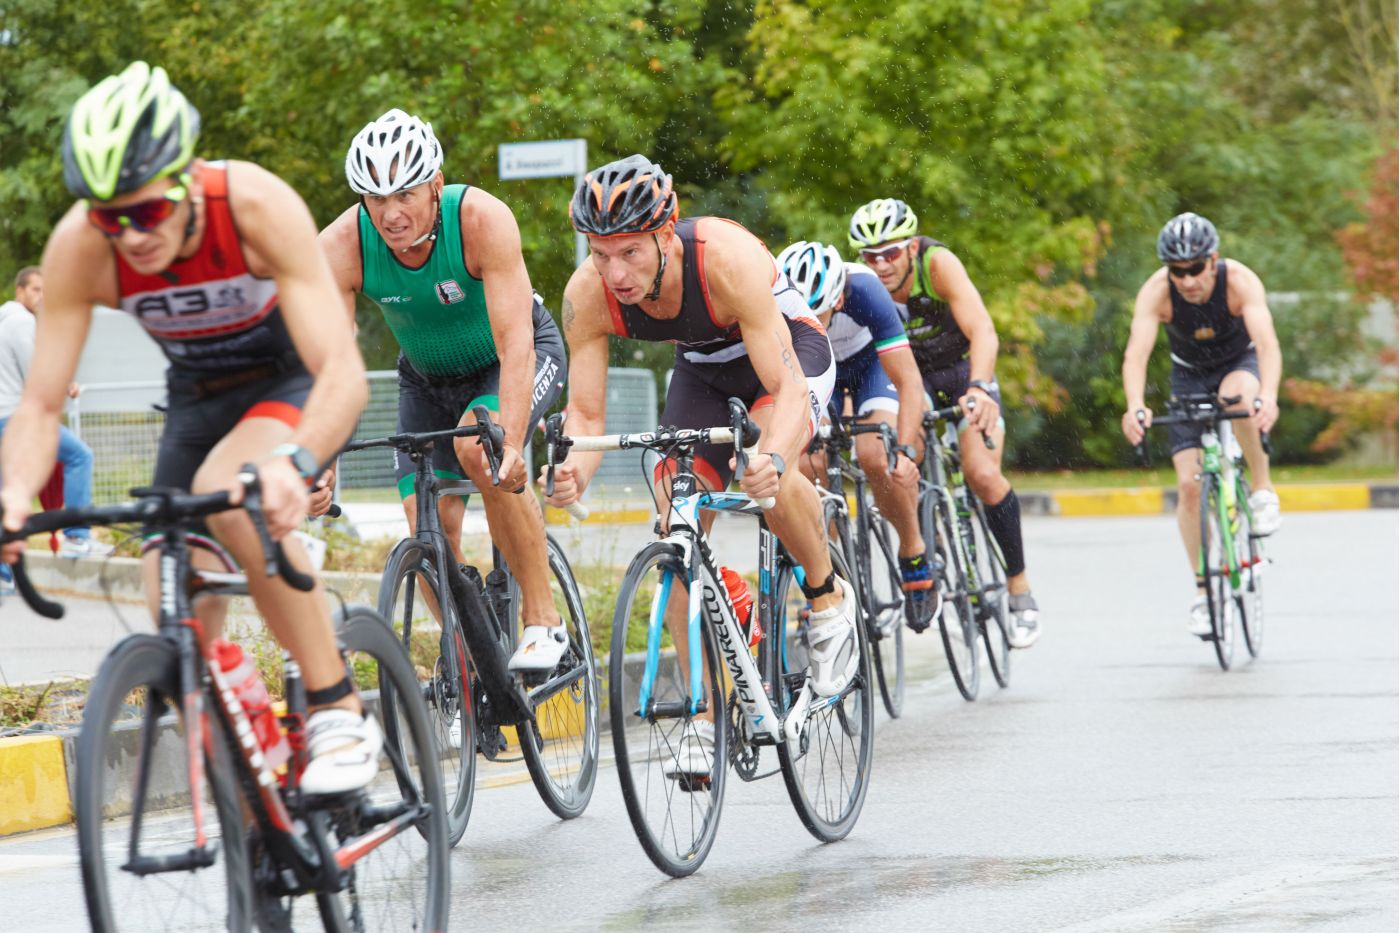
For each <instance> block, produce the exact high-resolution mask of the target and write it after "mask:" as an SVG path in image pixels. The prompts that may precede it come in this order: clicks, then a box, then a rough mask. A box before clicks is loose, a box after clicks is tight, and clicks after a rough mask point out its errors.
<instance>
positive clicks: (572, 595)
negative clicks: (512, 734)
mask: <svg viewBox="0 0 1400 933" xmlns="http://www.w3.org/2000/svg"><path fill="white" fill-rule="evenodd" d="M546 544H547V547H548V549H549V570H550V575H551V577H552V578H553V579H552V580H551V581H550V589H551V590H552V591H553V594H554V608H555V609H557V610H558V611H559V617H560V618H561V619H563V620H564V628H565V630H566V631H567V632H568V633H569V647H568V650H566V651H565V652H564V657H563V658H561V659H560V661H559V665H558V666H557V667H556V668H555V669H554V670H553V671H552V672H551V673H550V674H549V675H547V676H546V677H544V678H538V680H539V682H538V683H536V682H534V681H530V682H528V683H529V685H530V686H531V688H532V690H540V689H543V690H547V691H549V696H548V697H547V698H546V699H544V700H543V701H542V702H537V703H536V705H535V719H534V721H533V722H527V723H525V724H524V725H523V726H522V727H521V737H520V738H521V741H520V749H521V753H522V754H523V755H524V756H525V765H526V767H527V768H529V771H530V778H531V779H532V780H533V781H534V782H535V789H536V790H538V791H539V792H540V797H541V798H543V800H544V802H545V806H547V807H549V809H550V810H551V811H553V812H554V814H555V815H556V816H558V817H559V818H560V819H564V820H569V819H573V818H574V817H576V816H578V815H579V814H581V813H583V811H584V809H585V808H586V807H587V806H588V801H589V800H590V799H591V798H592V796H593V784H594V781H595V780H596V779H597V777H598V707H599V700H598V671H597V667H596V663H595V661H594V659H593V642H592V633H591V632H589V630H588V619H587V618H585V617H584V614H583V597H582V596H580V595H579V591H578V584H577V583H576V582H575V581H574V572H573V570H572V569H571V568H570V567H569V561H568V559H567V558H566V557H565V556H564V551H563V549H562V548H560V547H559V544H558V543H557V542H556V541H555V540H554V539H553V538H547V539H546ZM517 605H518V604H517Z"/></svg>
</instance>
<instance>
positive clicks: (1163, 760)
mask: <svg viewBox="0 0 1400 933" xmlns="http://www.w3.org/2000/svg"><path fill="white" fill-rule="evenodd" d="M1398 528H1400V521H1397V514H1396V513H1395V512H1393V511H1371V512H1349V513H1331V514H1325V513H1312V514H1296V515H1289V516H1287V519H1286V524H1285V526H1284V529H1283V531H1282V532H1281V533H1280V534H1279V536H1277V537H1276V538H1275V540H1274V541H1273V543H1272V545H1271V549H1270V554H1271V556H1272V557H1273V558H1274V561H1275V563H1274V565H1273V567H1272V568H1271V572H1270V575H1269V577H1268V581H1267V585H1268V594H1267V597H1266V598H1267V603H1268V609H1269V619H1268V630H1267V633H1266V642H1265V647H1264V655H1263V657H1262V658H1261V659H1260V660H1259V661H1257V662H1255V663H1253V664H1249V663H1245V660H1244V651H1243V645H1242V644H1240V645H1239V646H1238V649H1237V654H1238V655H1239V657H1238V658H1237V669H1236V670H1233V671H1231V672H1230V673H1222V672H1221V671H1220V670H1219V669H1218V668H1217V666H1216V664H1215V660H1214V656H1213V654H1212V652H1211V649H1210V646H1209V645H1208V644H1206V643H1204V642H1199V641H1197V640H1195V639H1193V638H1190V637H1189V636H1188V635H1186V633H1185V627H1184V619H1185V610H1186V605H1187V602H1188V601H1189V599H1190V583H1189V575H1188V573H1187V570H1186V568H1185V562H1184V560H1183V559H1182V557H1181V556H1180V553H1179V550H1180V545H1179V543H1177V541H1176V538H1175V529H1174V525H1173V523H1172V521H1171V519H1169V518H1158V517H1152V518H1117V519H1080V520H1064V519H1045V520H1031V521H1028V522H1027V538H1028V544H1027V550H1028V554H1029V556H1030V559H1031V561H1032V563H1031V572H1032V575H1033V580H1034V583H1035V588H1036V593H1037V596H1038V598H1039V601H1040V604H1041V606H1042V608H1043V612H1044V615H1045V625H1046V629H1047V634H1046V635H1045V637H1044V638H1043V639H1042V641H1041V643H1040V644H1039V645H1037V646H1036V647H1035V648H1034V649H1033V650H1032V651H1030V652H1022V653H1018V654H1017V655H1016V657H1015V664H1014V671H1013V682H1012V686H1011V689H1009V690H1007V691H998V690H997V689H996V687H995V684H994V682H993V681H992V680H991V678H990V676H988V675H987V673H986V672H985V671H984V676H983V681H984V683H983V689H982V696H981V698H980V699H979V700H978V702H977V703H975V704H968V703H965V702H963V701H962V700H961V698H959V697H958V696H957V694H956V692H955V691H954V690H953V688H952V685H951V682H950V681H949V679H948V678H947V676H946V674H945V673H943V664H942V660H941V647H940V646H939V645H938V644H937V642H936V641H935V640H934V638H933V637H932V636H931V635H924V636H920V637H918V638H910V639H907V640H906V644H907V645H908V646H909V648H910V655H911V665H912V667H913V670H912V671H911V681H912V682H911V685H910V690H909V694H908V696H907V698H906V703H905V716H904V717H903V718H902V719H900V720H898V721H894V722H891V721H889V720H888V718H887V717H885V716H884V713H883V711H881V712H880V713H879V714H878V717H877V722H878V730H879V731H878V738H877V742H876V760H875V767H874V776H873V782H872V785H871V789H870V794H869V797H868V798H867V800H866V804H865V810H864V812H863V814H862V817H861V820H860V823H859V824H858V825H857V827H856V829H855V831H854V832H853V834H852V835H851V836H850V837H849V838H848V839H846V840H845V841H843V842H840V843H837V844H834V845H828V846H823V845H820V844H818V843H817V842H816V841H815V840H813V839H812V838H811V837H810V836H809V835H808V834H807V832H806V831H805V830H804V829H803V828H802V826H801V824H800V823H799V822H798V820H797V818H796V816H795V814H794V813H793V810H792V807H791V805H790V804H789V802H788V799H787V796H786V792H785V790H784V788H783V786H782V783H781V778H779V777H773V778H770V779H768V780H766V781H761V782H758V783H755V784H750V785H746V784H743V783H742V782H740V781H737V780H731V781H730V782H729V785H728V794H727V798H726V801H725V808H724V816H723V819H722V823H721V826H720V831H719V837H718V840H717V842H716V845H715V847H714V849H713V851H712V852H711V854H710V856H709V860H708V862H707V863H706V864H705V866H704V867H703V868H702V869H701V870H700V872H699V873H698V874H697V875H696V876H694V877H692V878H689V879H686V880H681V881H672V880H668V879H666V878H664V877H663V876H662V875H661V874H659V873H658V872H657V871H656V870H655V869H654V868H653V867H652V866H651V864H650V862H648V861H647V859H646V858H645V856H644V855H643V853H642V852H641V849H640V847H639V846H638V844H637V842H636V840H635V838H634V837H633V835H632V832H631V828H630V826H629V824H628V822H627V817H626V814H625V811H624V808H623V805H622V799H621V793H620V791H619V789H618V784H617V780H616V774H615V772H614V771H612V770H611V769H610V768H605V769H604V770H603V771H602V773H601V774H600V777H599V781H598V787H597V790H596V792H595V796H594V801H593V804H592V806H591V807H590V809H589V811H588V812H587V813H586V814H585V815H584V816H583V817H582V818H580V819H579V820H576V821H573V822H571V823H560V822H558V821H557V820H555V819H554V818H553V817H552V816H551V815H550V814H549V813H548V811H546V810H545V808H544V807H543V805H542V804H540V803H539V801H538V798H537V797H536V796H535V791H534V789H533V787H532V786H531V785H530V784H529V783H528V781H526V782H525V783H518V784H511V785H508V786H505V787H499V788H493V789H489V790H483V791H482V792H481V793H479V794H478V796H477V802H476V809H475V812H474V815H473V818H472V824H471V826H470V827H469V828H468V831H467V836H466V838H465V839H464V840H463V843H462V846H461V847H460V848H459V849H458V850H457V851H455V852H454V853H453V860H452V865H453V888H454V897H453V927H454V928H456V929H481V930H499V929H507V928H512V927H514V928H520V927H523V926H527V925H528V926H530V927H536V928H546V929H555V930H563V929H578V930H594V929H614V930H629V929H643V928H646V929H685V930H689V929H700V930H709V929H715V930H721V929H725V930H727V929H735V928H738V927H740V926H746V927H753V928H755V929H765V930H789V929H801V930H826V929H831V930H844V929H854V928H858V927H859V928H870V927H872V926H876V925H878V926H879V927H880V928H882V929H885V930H905V929H911V930H914V929H917V930H925V929H945V928H946V929H952V928H958V929H977V930H1076V931H1078V930H1154V931H1155V930H1173V931H1187V930H1216V929H1221V928H1227V929H1230V930H1279V929H1305V930H1339V931H1340V930H1346V931H1352V930H1394V929H1396V927H1397V923H1400V911H1397V892H1398V891H1400V887H1398V886H1397V885H1398V882H1397V867H1396V865H1397V863H1396V857H1397V833H1396V831H1397V791H1398V790H1400V787H1398V785H1397V769H1398V768H1400V759H1398V758H1397V658H1400V647H1398V644H1397V643H1398V642H1400V627H1398V626H1397V618H1400V605H1398V604H1397V592H1396V568H1397V566H1400V553H1397V530H1398ZM605 751H607V748H606V739H605ZM73 852H74V843H73V841H72V836H71V834H70V833H67V832H51V833H44V834H38V835H35V836H30V837H25V838H19V839H9V840H5V841H3V842H0V904H3V905H5V914H6V917H5V919H3V920H0V927H3V928H6V929H26V930H38V929H73V928H75V927H76V926H77V925H78V924H80V923H81V919H82V914H81V906H80V897H81V895H80V892H79V888H78V882H77V875H76V868H75V865H74V862H75V859H74V857H73ZM16 923H17V924H19V925H16V926H12V924H16Z"/></svg>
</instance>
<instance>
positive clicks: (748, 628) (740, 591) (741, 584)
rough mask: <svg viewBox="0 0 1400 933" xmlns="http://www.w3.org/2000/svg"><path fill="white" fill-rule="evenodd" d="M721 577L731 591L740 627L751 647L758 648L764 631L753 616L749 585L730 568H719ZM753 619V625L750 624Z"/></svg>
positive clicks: (730, 597) (730, 595) (725, 586)
mask: <svg viewBox="0 0 1400 933" xmlns="http://www.w3.org/2000/svg"><path fill="white" fill-rule="evenodd" d="M719 575H720V576H721V577H722V578H723V579H724V588H725V589H727V590H728V591H729V601H730V602H731V603H733V604H734V614H735V615H736V616H738V618H739V626H740V628H742V629H743V630H744V631H745V632H747V633H748V635H749V647H750V648H755V647H757V646H758V642H759V639H761V638H762V637H763V630H762V629H761V628H760V627H759V625H758V620H757V619H752V616H753V594H752V593H750V592H749V583H748V581H747V580H745V579H744V578H743V577H741V576H739V575H738V574H737V573H735V572H734V571H733V570H730V569H729V568H728V567H721V568H719ZM751 619H752V622H753V624H752V625H750V624H749V622H750V620H751Z"/></svg>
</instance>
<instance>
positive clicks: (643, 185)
mask: <svg viewBox="0 0 1400 933" xmlns="http://www.w3.org/2000/svg"><path fill="white" fill-rule="evenodd" d="M675 216H676V190H675V187H674V186H673V185H672V184H671V176H670V175H667V174H666V173H665V172H663V171H662V170H661V166H659V165H657V164H656V163H654V162H652V161H651V160H650V159H648V158H646V157H645V156H641V155H630V156H628V157H627V158H625V159H619V160H617V161H616V162H609V163H608V164H607V165H604V166H603V167H602V168H595V169H594V170H593V171H591V172H589V173H588V174H587V175H585V176H584V177H583V181H582V182H581V183H580V184H579V186H578V190H577V191H575V192H574V199H573V201H572V203H570V204H569V219H570V220H571V221H573V225H574V229H575V230H577V231H578V232H579V233H586V234H588V235H589V236H626V235H630V234H637V233H652V232H654V231H656V230H660V229H661V228H662V226H664V225H665V223H666V221H668V220H670V219H671V218H672V217H675Z"/></svg>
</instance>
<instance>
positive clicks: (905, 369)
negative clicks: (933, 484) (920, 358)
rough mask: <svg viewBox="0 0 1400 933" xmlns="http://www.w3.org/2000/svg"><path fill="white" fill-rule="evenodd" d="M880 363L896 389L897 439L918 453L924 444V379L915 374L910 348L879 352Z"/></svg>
mask: <svg viewBox="0 0 1400 933" xmlns="http://www.w3.org/2000/svg"><path fill="white" fill-rule="evenodd" d="M880 365H881V366H883V367H884V368H885V375H887V376H889V377H890V382H893V383H894V387H895V391H896V392H898V393H899V415H898V416H897V419H896V421H897V425H898V429H899V442H900V443H901V444H905V445H908V446H909V447H912V448H913V449H914V452H915V453H921V452H922V451H923V447H924V443H923V441H924V426H923V425H924V380H923V377H922V376H920V375H919V364H918V363H916V362H915V361H914V351H913V350H911V349H909V348H908V347H899V348H898V349H895V350H890V351H888V352H886V353H881V354H880Z"/></svg>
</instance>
